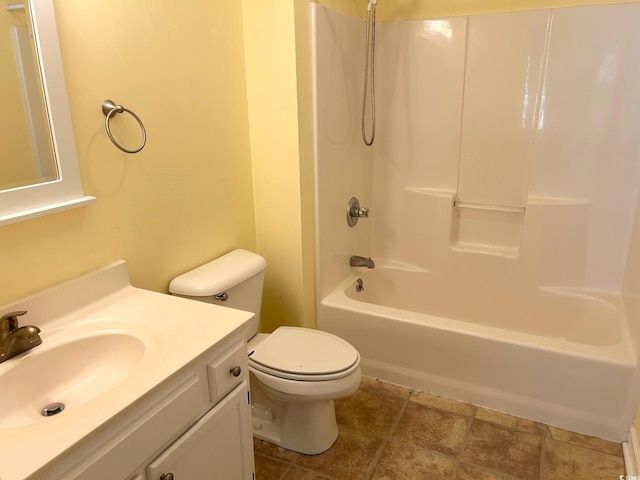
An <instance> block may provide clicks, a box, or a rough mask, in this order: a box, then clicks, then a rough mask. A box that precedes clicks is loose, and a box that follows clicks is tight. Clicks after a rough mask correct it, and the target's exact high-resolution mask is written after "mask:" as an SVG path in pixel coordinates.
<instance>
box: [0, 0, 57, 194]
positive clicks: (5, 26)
mask: <svg viewBox="0 0 640 480" xmlns="http://www.w3.org/2000/svg"><path fill="white" fill-rule="evenodd" d="M25 7H26V8H25ZM7 8H8V9H7ZM0 13H1V15H0V31H1V32H3V35H0V72H1V73H0V105H3V109H2V110H3V114H2V116H0V145H1V147H0V190H5V189H8V188H14V187H21V186H25V185H31V184H36V183H42V182H49V181H52V180H56V179H57V178H58V168H57V165H56V162H55V160H54V156H53V146H52V142H51V134H50V132H49V124H48V120H47V114H46V111H45V106H44V95H43V91H44V89H43V85H42V79H41V77H40V72H39V68H38V62H37V57H36V49H35V43H34V36H33V33H32V32H33V29H32V27H31V22H30V17H29V12H28V5H25V6H23V5H11V6H9V7H5V9H4V12H0Z"/></svg>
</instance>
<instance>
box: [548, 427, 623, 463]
mask: <svg viewBox="0 0 640 480" xmlns="http://www.w3.org/2000/svg"><path fill="white" fill-rule="evenodd" d="M547 432H548V433H547V435H548V436H549V437H551V438H553V439H554V440H559V441H561V442H567V443H573V444H575V445H580V446H581V447H587V448H591V449H592V450H598V451H599V452H604V453H608V454H610V455H617V456H618V457H621V456H622V444H621V443H616V442H610V441H608V440H603V439H601V438H597V437H590V436H589V435H583V434H581V433H576V432H570V431H569V430H563V429H562V428H558V427H551V426H549V427H547Z"/></svg>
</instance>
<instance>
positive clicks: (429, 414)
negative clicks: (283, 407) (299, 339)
mask: <svg viewBox="0 0 640 480" xmlns="http://www.w3.org/2000/svg"><path fill="white" fill-rule="evenodd" d="M336 417H337V420H338V427H339V430H340V434H339V436H338V440H337V441H336V443H335V444H334V445H333V447H331V448H330V449H329V450H328V451H327V452H325V453H322V454H320V455H315V456H307V455H302V454H298V453H294V452H290V451H287V450H284V449H282V448H279V447H276V446H274V445H271V444H269V443H266V442H263V441H261V440H254V445H255V454H256V455H255V459H256V477H257V480H330V479H333V480H336V479H340V480H382V479H385V480H405V479H407V480H418V479H427V480H431V479H434V480H440V479H448V480H453V479H456V480H471V479H474V480H515V479H521V480H528V479H536V480H537V479H544V480H559V479H568V480H569V479H570V480H581V479H584V480H587V479H588V480H600V479H603V480H616V479H618V478H619V477H620V475H623V474H624V473H625V472H624V461H623V458H622V447H621V445H620V444H618V443H613V442H608V441H605V440H601V439H598V438H594V437H587V436H585V435H580V434H576V433H572V432H569V431H566V430H562V429H559V428H555V427H550V426H547V425H543V424H540V423H536V422H533V421H530V420H525V419H522V418H518V417H513V416H510V415H506V414H502V413H499V412H495V411H493V410H488V409H485V408H481V407H475V406H473V405H469V404H466V403H461V402H456V401H453V400H449V399H445V398H441V397H436V396H433V395H429V394H426V393H422V392H412V391H410V390H408V389H406V388H402V387H398V386H396V385H392V384H389V383H385V382H380V381H377V380H375V379H372V378H366V377H364V378H363V380H362V384H361V387H360V390H358V391H357V392H356V393H354V394H353V395H351V396H350V397H347V398H344V399H341V400H338V401H336Z"/></svg>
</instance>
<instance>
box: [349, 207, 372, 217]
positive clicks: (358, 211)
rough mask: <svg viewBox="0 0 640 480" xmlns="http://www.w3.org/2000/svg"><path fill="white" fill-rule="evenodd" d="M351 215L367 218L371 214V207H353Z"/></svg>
mask: <svg viewBox="0 0 640 480" xmlns="http://www.w3.org/2000/svg"><path fill="white" fill-rule="evenodd" d="M351 216H352V217H359V218H367V217H368V216H369V209H368V208H364V207H360V208H357V207H353V208H352V209H351Z"/></svg>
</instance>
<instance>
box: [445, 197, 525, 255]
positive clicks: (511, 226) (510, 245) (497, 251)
mask: <svg viewBox="0 0 640 480" xmlns="http://www.w3.org/2000/svg"><path fill="white" fill-rule="evenodd" d="M524 210H525V209H524V208H518V207H503V206H498V205H478V204H470V203H460V202H454V204H453V208H452V214H451V248H452V249H453V250H456V251H461V252H474V253H484V254H489V255H500V256H503V257H506V258H515V257H517V256H518V254H519V252H520V242H521V238H522V227H523V225H524Z"/></svg>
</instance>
